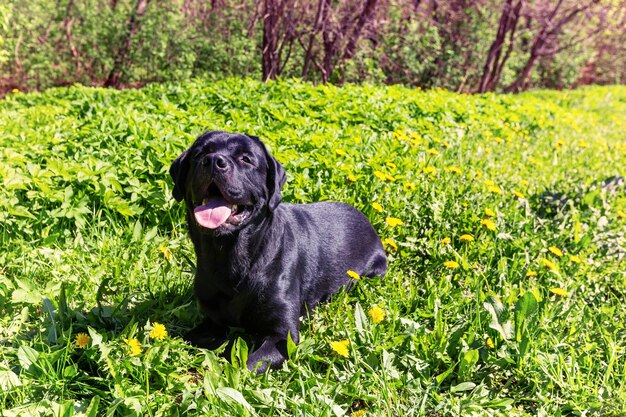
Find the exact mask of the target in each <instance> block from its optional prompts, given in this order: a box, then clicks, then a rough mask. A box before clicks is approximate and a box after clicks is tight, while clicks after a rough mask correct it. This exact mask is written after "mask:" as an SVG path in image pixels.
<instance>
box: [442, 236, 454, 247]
mask: <svg viewBox="0 0 626 417" xmlns="http://www.w3.org/2000/svg"><path fill="white" fill-rule="evenodd" d="M451 241H452V240H451V239H450V238H449V237H444V238H443V239H441V246H446V245H449V244H450V242H451Z"/></svg>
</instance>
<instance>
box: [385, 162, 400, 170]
mask: <svg viewBox="0 0 626 417" xmlns="http://www.w3.org/2000/svg"><path fill="white" fill-rule="evenodd" d="M385 165H387V166H388V167H389V168H391V169H396V168H398V167H397V166H396V164H394V163H393V162H391V161H387V162H385Z"/></svg>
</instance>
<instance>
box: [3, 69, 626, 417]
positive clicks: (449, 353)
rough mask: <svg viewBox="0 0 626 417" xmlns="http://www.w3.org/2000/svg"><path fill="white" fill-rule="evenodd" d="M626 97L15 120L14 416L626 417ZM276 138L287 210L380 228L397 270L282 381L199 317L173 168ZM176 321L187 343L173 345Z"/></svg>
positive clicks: (8, 320)
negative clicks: (251, 367) (350, 211)
mask: <svg viewBox="0 0 626 417" xmlns="http://www.w3.org/2000/svg"><path fill="white" fill-rule="evenodd" d="M625 121H626V88H624V87H611V88H601V87H595V88H585V89H581V90H578V91H573V92H551V91H542V92H535V93H523V94H521V95H518V96H499V95H493V94H487V95H480V96H466V95H458V94H453V93H449V92H445V91H441V90H432V91H426V92H423V91H419V90H410V89H406V88H403V87H398V86H395V87H376V86H372V85H363V86H353V85H346V86H344V87H341V88H339V87H334V86H330V85H321V86H311V85H309V84H305V83H302V82H298V81H281V82H271V83H268V84H261V83H258V82H255V81H252V80H242V79H229V80H225V81H219V82H208V81H193V82H187V83H183V84H162V85H157V84H154V85H150V86H148V87H147V88H144V89H141V90H125V91H116V90H107V89H100V88H86V87H81V86H72V87H64V88H56V89H51V90H48V91H46V92H45V93H38V94H23V93H16V94H11V95H9V96H8V98H7V99H6V100H4V101H3V102H0V131H1V132H2V135H0V181H1V182H2V184H3V186H2V188H0V345H1V346H2V349H0V410H2V411H0V414H1V415H2V416H14V415H67V416H71V415H77V416H96V415H111V416H113V415H124V416H128V415H146V414H150V415H182V414H188V413H193V414H202V415H268V416H284V415H299V416H305V415H315V416H326V415H327V416H331V415H336V416H343V415H346V414H347V415H363V412H364V413H365V415H381V416H382V415H425V416H426V415H427V416H448V415H450V416H451V415H477V416H478V415H502V416H511V415H582V414H585V415H603V416H605V415H615V416H617V415H623V414H624V412H626V408H625V406H624V404H626V390H625V387H624V373H625V372H626V359H625V358H626V355H625V354H624V353H625V350H626V342H625V340H626V338H625V337H624V335H625V333H626V330H625V327H624V323H626V306H625V305H624V303H623V299H624V296H625V291H626V281H625V278H626V276H625V275H624V257H625V256H624V255H625V253H626V249H625V246H626V240H625V237H624V230H625V225H626V191H625V190H624V183H623V179H621V180H620V178H618V177H616V178H612V179H610V180H608V181H604V180H605V179H607V178H609V177H612V176H616V175H621V176H624V175H625V174H626V173H625V172H624V166H626V142H624V132H625V130H626V124H625ZM205 129H226V130H230V131H242V132H247V133H250V134H255V135H258V136H260V137H262V138H264V139H265V141H266V143H267V144H268V145H269V146H270V147H271V149H272V152H273V153H274V155H275V156H276V157H277V158H278V159H279V160H280V161H281V162H282V163H283V164H284V165H285V168H286V171H287V173H288V182H287V184H286V188H285V190H284V199H285V200H286V201H290V202H297V203H305V202H311V201H318V200H327V199H329V200H339V201H344V202H347V203H350V204H353V205H354V206H356V207H357V208H359V209H360V210H362V211H363V212H364V213H365V214H366V215H367V216H368V218H369V219H370V220H371V221H372V223H373V224H374V227H375V228H376V230H377V231H378V233H379V234H380V236H381V237H382V239H383V241H384V244H385V247H386V250H387V252H388V257H389V261H390V268H389V272H388V274H387V276H385V278H384V279H369V278H361V279H360V280H359V282H358V284H357V285H356V287H355V288H354V289H353V290H352V291H351V292H349V293H348V292H341V293H339V294H337V295H336V296H335V297H334V298H333V299H332V300H331V301H330V302H329V303H326V304H324V305H322V306H320V307H319V308H317V309H316V310H315V311H314V313H313V314H312V316H311V317H309V318H305V319H304V320H303V324H302V333H301V339H302V340H301V343H300V344H299V345H298V346H294V345H293V344H289V347H288V350H289V352H290V355H291V359H290V360H289V361H288V362H287V363H286V364H285V366H284V368H283V369H281V370H277V371H269V372H268V373H266V374H264V375H260V376H257V375H254V374H251V373H249V372H248V371H247V370H246V369H245V366H244V365H243V364H245V357H246V355H247V352H248V351H249V349H251V348H252V347H248V346H246V345H245V343H243V342H242V341H238V342H237V343H236V345H235V349H234V351H233V355H232V358H230V359H231V360H230V361H227V360H226V359H224V358H221V357H220V356H219V355H218V354H217V353H216V352H211V351H205V350H198V349H195V348H192V347H190V346H188V345H186V344H184V343H183V342H182V340H181V339H180V335H181V334H183V333H184V332H185V331H187V330H188V329H190V328H191V327H193V326H194V323H196V322H197V321H198V320H199V316H198V312H197V310H196V307H195V304H194V301H193V296H192V291H191V281H192V274H193V268H194V263H193V259H194V257H193V251H192V248H191V245H190V242H189V239H188V238H187V236H186V230H185V225H184V208H183V207H182V205H179V204H176V203H175V202H174V201H173V200H172V199H171V198H170V194H171V187H172V183H171V180H170V178H169V175H168V168H169V164H170V163H171V161H172V160H173V159H174V158H175V157H176V156H178V155H179V153H180V152H181V151H182V150H183V149H185V148H186V147H187V146H188V145H189V144H190V143H191V141H192V140H193V139H194V137H195V136H196V135H198V134H199V133H201V132H202V131H204V130H205ZM161 325H164V326H165V327H162V326H161Z"/></svg>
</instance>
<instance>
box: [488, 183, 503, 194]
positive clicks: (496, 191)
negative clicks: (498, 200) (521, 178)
mask: <svg viewBox="0 0 626 417" xmlns="http://www.w3.org/2000/svg"><path fill="white" fill-rule="evenodd" d="M487 190H488V191H489V192H490V193H494V194H502V188H500V187H499V186H497V185H489V186H488V187H487Z"/></svg>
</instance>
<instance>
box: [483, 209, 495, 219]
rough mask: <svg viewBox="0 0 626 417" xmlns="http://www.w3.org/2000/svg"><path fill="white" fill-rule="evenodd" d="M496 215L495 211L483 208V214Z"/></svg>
mask: <svg viewBox="0 0 626 417" xmlns="http://www.w3.org/2000/svg"><path fill="white" fill-rule="evenodd" d="M495 215H496V213H494V212H493V210H490V209H488V208H486V209H485V216H487V217H494V216H495Z"/></svg>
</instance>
